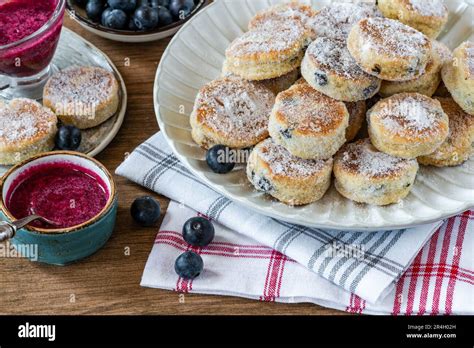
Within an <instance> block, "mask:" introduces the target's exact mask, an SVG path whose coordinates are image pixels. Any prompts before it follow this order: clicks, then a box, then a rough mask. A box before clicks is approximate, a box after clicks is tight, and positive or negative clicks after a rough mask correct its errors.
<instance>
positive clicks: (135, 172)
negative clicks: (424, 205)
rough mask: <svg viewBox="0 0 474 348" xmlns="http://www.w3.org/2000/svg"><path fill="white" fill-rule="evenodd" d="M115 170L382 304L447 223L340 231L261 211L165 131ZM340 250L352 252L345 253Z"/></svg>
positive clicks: (331, 280)
mask: <svg viewBox="0 0 474 348" xmlns="http://www.w3.org/2000/svg"><path fill="white" fill-rule="evenodd" d="M116 173H117V174H118V175H121V176H124V177H126V178H128V179H130V180H132V181H134V182H136V183H138V184H140V185H143V186H145V187H147V188H149V189H151V190H153V191H155V192H158V193H160V194H162V195H164V196H167V197H169V198H170V199H172V200H174V201H177V202H180V203H182V204H184V205H186V206H188V207H189V208H192V209H193V210H195V211H199V212H201V213H203V214H204V215H205V216H207V217H208V218H210V219H212V220H214V221H217V222H219V223H220V224H222V225H223V226H225V227H226V228H228V229H230V230H232V231H235V232H237V233H239V234H241V235H244V236H246V237H248V238H250V239H253V240H255V241H257V242H258V243H259V244H262V245H265V246H267V247H270V248H272V249H274V250H277V251H279V252H281V253H282V254H284V255H286V256H287V257H289V258H291V259H293V260H295V261H296V262H298V263H299V264H301V265H303V266H305V267H306V268H307V269H309V270H311V271H313V272H314V273H316V274H318V275H320V276H321V277H323V278H325V279H327V280H328V281H329V282H332V283H334V284H335V285H337V286H339V287H341V288H342V289H345V290H346V291H348V292H350V293H354V294H356V295H357V296H359V297H360V298H363V299H364V300H367V301H368V302H371V303H377V302H378V301H380V300H381V299H382V298H383V297H385V295H386V294H388V292H390V291H392V290H393V286H394V284H395V282H396V281H397V280H398V279H399V278H400V277H401V276H402V274H403V272H404V271H405V270H406V269H407V268H408V266H409V265H410V264H411V262H412V261H413V259H414V258H415V256H416V255H417V253H418V251H419V250H420V249H421V248H422V247H423V245H424V244H425V243H426V242H427V241H428V240H429V238H430V237H431V236H432V235H433V233H434V232H435V231H436V230H437V229H438V227H439V226H440V225H441V223H442V222H439V223H433V224H427V225H422V226H419V227H416V228H412V229H409V230H398V231H383V232H375V233H374V232H370V233H369V232H340V231H332V230H322V229H313V228H307V227H302V226H298V225H292V224H289V223H286V222H283V221H278V220H275V219H272V218H269V217H266V216H262V215H260V214H258V213H255V212H253V211H251V210H249V209H247V208H245V207H242V206H240V205H238V204H236V203H233V202H232V201H231V200H229V199H227V198H226V197H223V196H222V195H220V194H218V193H216V192H215V191H213V190H212V189H210V188H209V187H208V186H206V185H205V184H203V183H202V182H200V181H199V180H198V179H197V178H196V177H194V176H193V175H192V174H191V173H190V172H189V170H188V169H187V168H185V167H184V165H183V164H181V163H180V162H179V160H178V159H177V158H176V157H175V156H174V155H173V153H172V151H171V149H170V147H169V146H168V145H167V143H166V140H165V139H164V137H163V136H162V134H160V133H157V134H156V135H154V136H153V137H151V138H150V139H149V140H147V141H146V142H145V143H143V144H142V145H140V146H139V147H138V148H137V149H135V150H134V151H133V153H131V154H130V155H129V156H128V157H127V159H126V160H125V161H124V163H122V164H121V165H120V167H119V168H117V171H116ZM341 250H342V251H344V250H346V251H349V253H348V254H344V253H342V254H341V253H340V251H341ZM357 250H360V251H362V252H361V253H357ZM354 251H355V252H354ZM345 255H348V256H347V257H346V256H345ZM354 256H357V257H354ZM359 256H360V257H359Z"/></svg>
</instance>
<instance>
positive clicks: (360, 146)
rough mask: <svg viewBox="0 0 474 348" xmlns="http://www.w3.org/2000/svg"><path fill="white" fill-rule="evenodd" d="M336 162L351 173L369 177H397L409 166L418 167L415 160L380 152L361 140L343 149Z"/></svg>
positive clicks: (365, 140)
mask: <svg viewBox="0 0 474 348" xmlns="http://www.w3.org/2000/svg"><path fill="white" fill-rule="evenodd" d="M336 162H337V163H339V164H340V165H341V166H342V167H343V168H345V169H346V170H349V171H355V172H357V173H359V174H362V175H364V176H368V177H372V178H375V177H383V176H388V175H396V174H397V173H399V172H400V171H402V170H404V169H406V168H408V167H409V166H413V165H416V160H415V159H403V158H398V157H394V156H391V155H388V154H386V153H383V152H380V151H378V150H377V149H376V148H375V147H374V146H373V145H372V144H371V143H370V140H369V139H363V140H359V141H357V142H355V143H352V144H348V145H346V146H344V147H343V149H342V150H341V152H340V153H339V154H338V155H337V159H336Z"/></svg>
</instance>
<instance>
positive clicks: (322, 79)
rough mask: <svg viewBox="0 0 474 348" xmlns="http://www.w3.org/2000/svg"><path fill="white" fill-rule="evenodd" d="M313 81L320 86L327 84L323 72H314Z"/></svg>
mask: <svg viewBox="0 0 474 348" xmlns="http://www.w3.org/2000/svg"><path fill="white" fill-rule="evenodd" d="M314 79H315V80H316V83H317V84H318V85H320V86H326V85H327V84H328V77H327V76H326V74H325V73H323V72H318V71H317V72H315V73H314Z"/></svg>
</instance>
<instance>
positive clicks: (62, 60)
mask: <svg viewBox="0 0 474 348" xmlns="http://www.w3.org/2000/svg"><path fill="white" fill-rule="evenodd" d="M52 64H53V67H54V69H59V70H62V69H65V68H67V67H69V66H73V65H77V66H98V67H101V68H104V69H106V70H108V71H110V72H112V73H113V74H114V75H115V78H116V79H117V81H118V82H119V85H120V102H119V108H118V110H117V112H116V114H115V115H114V116H112V117H111V118H110V119H108V120H107V121H106V122H104V123H102V124H101V125H99V126H97V127H94V128H90V129H87V130H83V131H82V141H81V145H80V147H79V149H78V151H79V152H83V153H85V154H87V155H89V156H91V157H94V156H96V155H97V154H99V153H100V152H101V151H102V150H104V149H105V148H106V147H107V146H108V145H109V144H110V142H111V141H112V140H113V139H114V138H115V136H116V135H117V133H118V131H119V129H120V127H121V126H122V123H123V120H124V118H125V113H126V111H127V88H126V87H125V81H124V80H123V78H122V75H120V72H119V71H118V70H117V67H116V66H115V65H114V63H113V62H112V61H111V60H110V58H109V57H107V55H106V54H105V53H104V52H102V51H101V50H99V49H98V48H97V47H95V46H94V45H92V44H91V43H90V42H88V41H86V40H84V39H83V38H82V37H81V36H79V35H77V34H76V33H74V32H73V31H71V30H69V29H68V28H66V27H63V28H62V32H61V38H60V39H59V43H58V48H57V50H56V54H55V55H54V58H53V62H52ZM8 168H9V167H8V166H0V175H1V174H3V173H4V172H5V171H6V170H7V169H8Z"/></svg>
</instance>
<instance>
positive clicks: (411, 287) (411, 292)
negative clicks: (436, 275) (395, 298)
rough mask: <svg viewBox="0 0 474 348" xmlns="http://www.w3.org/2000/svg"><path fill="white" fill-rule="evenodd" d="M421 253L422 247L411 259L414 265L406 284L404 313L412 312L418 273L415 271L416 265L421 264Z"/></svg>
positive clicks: (409, 313)
mask: <svg viewBox="0 0 474 348" xmlns="http://www.w3.org/2000/svg"><path fill="white" fill-rule="evenodd" d="M422 255H423V249H422V250H420V252H419V253H418V255H416V257H415V260H414V261H413V264H414V265H415V267H414V270H415V271H414V272H413V276H412V277H410V284H409V285H408V299H407V309H406V312H405V315H411V314H412V312H413V303H414V302H415V294H416V283H417V281H418V278H419V273H418V272H417V271H416V270H417V267H416V266H417V265H419V264H421V258H422Z"/></svg>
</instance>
